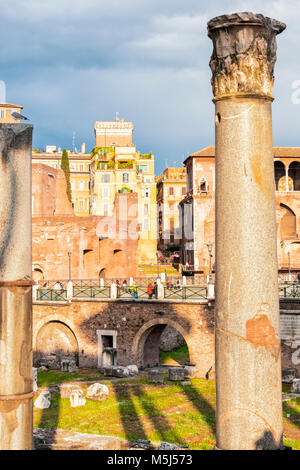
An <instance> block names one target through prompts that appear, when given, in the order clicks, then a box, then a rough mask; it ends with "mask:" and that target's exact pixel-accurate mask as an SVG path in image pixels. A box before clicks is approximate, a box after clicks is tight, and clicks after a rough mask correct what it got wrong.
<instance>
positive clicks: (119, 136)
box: [90, 119, 157, 264]
mask: <svg viewBox="0 0 300 470" xmlns="http://www.w3.org/2000/svg"><path fill="white" fill-rule="evenodd" d="M132 133H133V124H132V123H130V122H125V121H123V120H118V119H117V120H116V121H101V122H100V121H98V122H96V123H95V136H96V144H97V143H98V144H100V145H97V146H96V147H95V148H94V149H93V151H92V153H91V188H90V193H91V198H90V213H91V214H92V215H102V216H111V215H112V213H113V207H114V200H115V195H116V193H117V192H123V193H124V192H136V193H137V194H138V223H139V242H138V258H139V263H140V264H144V263H145V264H147V263H151V262H155V261H156V251H157V210H156V183H155V174H154V155H153V154H152V153H151V152H150V153H149V154H141V153H140V152H137V151H136V147H135V146H134V145H133V144H132Z"/></svg>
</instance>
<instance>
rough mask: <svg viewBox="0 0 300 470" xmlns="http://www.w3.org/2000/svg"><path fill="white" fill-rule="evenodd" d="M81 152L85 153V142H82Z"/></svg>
mask: <svg viewBox="0 0 300 470" xmlns="http://www.w3.org/2000/svg"><path fill="white" fill-rule="evenodd" d="M81 153H85V142H82V144H81Z"/></svg>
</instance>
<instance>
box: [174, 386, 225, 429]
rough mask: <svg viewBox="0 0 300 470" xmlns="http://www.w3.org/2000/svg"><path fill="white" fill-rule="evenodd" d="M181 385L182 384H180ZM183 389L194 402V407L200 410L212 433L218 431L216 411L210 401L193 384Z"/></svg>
mask: <svg viewBox="0 0 300 470" xmlns="http://www.w3.org/2000/svg"><path fill="white" fill-rule="evenodd" d="M180 385H181V384H180ZM181 387H182V391H183V393H184V394H185V395H186V397H187V398H188V399H189V400H190V401H191V402H192V403H193V405H194V407H195V408H196V409H197V410H198V411H199V413H200V415H201V416H202V418H203V420H204V421H205V422H206V424H207V425H208V426H209V428H210V430H211V432H212V433H215V432H216V412H215V409H214V408H213V407H212V406H211V405H210V403H209V402H208V401H207V400H206V398H204V396H203V395H201V393H199V391H198V390H197V389H196V388H195V387H194V386H193V385H189V386H183V385H181Z"/></svg>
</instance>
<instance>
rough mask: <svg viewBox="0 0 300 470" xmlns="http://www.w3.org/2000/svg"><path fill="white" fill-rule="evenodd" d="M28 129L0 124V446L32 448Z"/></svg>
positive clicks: (29, 153)
mask: <svg viewBox="0 0 300 470" xmlns="http://www.w3.org/2000/svg"><path fill="white" fill-rule="evenodd" d="M32 129H33V127H32V126H30V125H27V124H1V125H0V450H27V449H31V448H32V420H33V417H32V397H33V391H32V390H33V379H32V316H31V305H32V287H31V284H32V281H31V268H32V266H31V199H32V194H31V158H32V157H31V149H32Z"/></svg>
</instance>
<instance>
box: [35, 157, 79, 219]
mask: <svg viewBox="0 0 300 470" xmlns="http://www.w3.org/2000/svg"><path fill="white" fill-rule="evenodd" d="M67 214H68V215H74V212H73V209H72V204H71V202H70V201H69V200H68V197H67V191H66V178H65V174H64V172H63V170H57V169H55V168H52V167H51V166H48V165H44V164H41V163H33V165H32V215H33V217H44V216H53V215H67Z"/></svg>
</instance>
